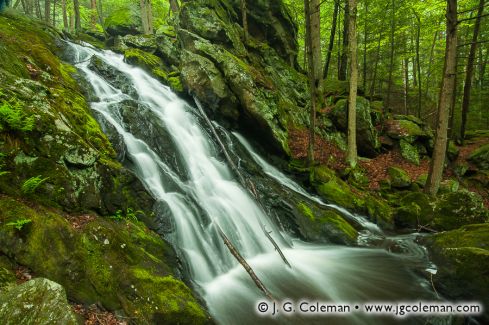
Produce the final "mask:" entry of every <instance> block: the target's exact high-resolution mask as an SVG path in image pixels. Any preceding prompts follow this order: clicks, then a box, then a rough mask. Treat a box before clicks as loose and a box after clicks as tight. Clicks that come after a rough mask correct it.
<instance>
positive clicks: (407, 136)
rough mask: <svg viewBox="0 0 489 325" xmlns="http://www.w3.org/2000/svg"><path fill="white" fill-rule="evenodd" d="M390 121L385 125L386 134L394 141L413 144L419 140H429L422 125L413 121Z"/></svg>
mask: <svg viewBox="0 0 489 325" xmlns="http://www.w3.org/2000/svg"><path fill="white" fill-rule="evenodd" d="M397 118H398V119H388V120H386V121H385V123H384V128H385V130H384V132H385V134H387V135H388V136H389V137H391V138H393V139H404V140H405V141H407V142H409V143H413V142H414V141H415V140H416V139H418V138H429V133H428V132H426V131H425V130H424V129H423V128H422V126H421V125H419V124H417V123H416V122H413V119H412V118H411V119H405V118H403V119H400V116H398V115H397Z"/></svg>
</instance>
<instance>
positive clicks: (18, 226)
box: [7, 219, 32, 230]
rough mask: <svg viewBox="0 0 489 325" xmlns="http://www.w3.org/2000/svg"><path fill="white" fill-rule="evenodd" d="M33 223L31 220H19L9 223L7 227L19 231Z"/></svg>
mask: <svg viewBox="0 0 489 325" xmlns="http://www.w3.org/2000/svg"><path fill="white" fill-rule="evenodd" d="M31 222H32V220H31V219H18V220H15V221H12V222H9V223H7V226H11V227H14V228H15V229H17V230H22V228H24V226H25V225H27V224H29V223H31Z"/></svg>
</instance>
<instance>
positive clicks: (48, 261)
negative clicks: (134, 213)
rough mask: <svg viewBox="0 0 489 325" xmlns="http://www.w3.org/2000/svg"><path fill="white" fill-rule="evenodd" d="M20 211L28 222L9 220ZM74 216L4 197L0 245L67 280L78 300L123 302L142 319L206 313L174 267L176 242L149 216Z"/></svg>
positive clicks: (198, 318) (196, 318)
mask: <svg viewBox="0 0 489 325" xmlns="http://www.w3.org/2000/svg"><path fill="white" fill-rule="evenodd" d="M20 216H22V218H26V219H29V220H30V223H29V225H28V226H24V227H22V228H21V229H16V228H15V227H12V226H9V225H7V223H9V222H15V221H16V220H18V219H19V218H20ZM69 220H70V221H69ZM69 220H67V219H65V218H64V217H63V216H61V212H60V211H56V210H52V209H46V208H43V207H42V206H35V207H29V206H27V205H25V204H24V203H22V202H21V201H17V200H14V199H12V198H9V197H0V252H1V253H2V254H5V255H6V256H9V257H10V258H11V259H13V260H15V261H17V262H18V263H20V264H22V265H25V266H28V267H29V268H30V269H31V270H32V271H33V272H34V273H35V274H37V275H39V276H44V277H47V278H49V279H50V280H53V281H56V282H58V283H60V284H62V285H63V286H64V287H65V288H66V291H67V293H68V297H69V298H70V299H71V300H74V301H77V302H80V303H84V304H94V303H99V304H101V305H102V306H103V307H104V308H106V309H108V310H112V311H117V310H122V311H123V312H124V313H125V314H126V315H127V316H130V317H132V318H134V320H135V321H136V322H137V323H148V322H149V323H151V322H158V320H166V321H167V322H169V323H182V324H192V323H194V322H196V323H202V322H203V321H204V320H205V314H204V312H203V311H202V309H201V307H200V306H199V304H198V303H197V302H196V300H195V298H194V297H193V295H192V292H191V291H190V289H188V288H187V287H186V286H185V284H183V282H181V281H180V280H179V279H177V278H176V277H175V275H174V274H175V273H174V272H175V270H176V265H177V261H176V257H175V255H174V253H173V250H172V249H171V247H170V246H169V245H168V244H167V243H165V242H164V241H163V240H162V239H161V238H160V237H159V236H158V235H156V234H155V233H153V232H151V231H150V230H149V229H148V228H147V227H145V226H144V224H142V223H141V222H132V221H131V222H130V221H126V220H122V221H115V220H111V219H108V218H102V217H96V216H92V217H90V218H89V219H88V220H86V219H85V220H86V221H84V222H81V221H80V220H84V219H77V217H76V216H73V217H71V219H69Z"/></svg>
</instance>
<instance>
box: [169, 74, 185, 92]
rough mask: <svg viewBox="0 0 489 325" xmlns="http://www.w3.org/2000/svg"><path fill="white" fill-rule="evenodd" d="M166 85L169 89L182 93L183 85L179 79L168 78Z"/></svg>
mask: <svg viewBox="0 0 489 325" xmlns="http://www.w3.org/2000/svg"><path fill="white" fill-rule="evenodd" d="M168 83H169V84H170V88H171V89H173V90H174V91H176V92H179V93H183V85H182V82H181V81H180V77H170V78H168Z"/></svg>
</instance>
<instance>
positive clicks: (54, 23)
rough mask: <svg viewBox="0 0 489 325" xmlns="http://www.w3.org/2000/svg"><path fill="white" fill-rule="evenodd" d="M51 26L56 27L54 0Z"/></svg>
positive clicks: (54, 0) (54, 1) (54, 2)
mask: <svg viewBox="0 0 489 325" xmlns="http://www.w3.org/2000/svg"><path fill="white" fill-rule="evenodd" d="M53 26H54V27H56V0H53Z"/></svg>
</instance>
